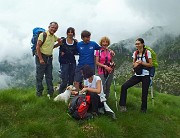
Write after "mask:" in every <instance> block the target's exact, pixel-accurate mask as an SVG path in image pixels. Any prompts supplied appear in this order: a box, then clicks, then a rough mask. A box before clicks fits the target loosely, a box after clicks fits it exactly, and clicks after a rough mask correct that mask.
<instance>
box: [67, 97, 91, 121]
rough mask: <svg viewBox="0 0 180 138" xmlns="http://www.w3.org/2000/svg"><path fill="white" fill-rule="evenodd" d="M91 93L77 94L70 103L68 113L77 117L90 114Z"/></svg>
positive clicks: (82, 117)
mask: <svg viewBox="0 0 180 138" xmlns="http://www.w3.org/2000/svg"><path fill="white" fill-rule="evenodd" d="M89 105H90V95H84V94H82V95H77V96H75V97H74V98H73V99H72V101H71V102H70V104H69V107H68V113H69V114H70V115H71V116H72V117H73V118H75V119H77V120H80V119H85V118H87V116H88V113H87V111H88V109H89Z"/></svg>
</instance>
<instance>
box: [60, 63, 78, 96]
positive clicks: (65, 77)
mask: <svg viewBox="0 0 180 138" xmlns="http://www.w3.org/2000/svg"><path fill="white" fill-rule="evenodd" d="M75 68H76V63H68V64H60V69H61V75H60V78H61V80H62V82H61V84H60V88H59V93H62V92H63V91H64V89H65V88H66V87H67V86H68V85H73V82H74V74H75Z"/></svg>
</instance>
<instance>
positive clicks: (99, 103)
mask: <svg viewBox="0 0 180 138" xmlns="http://www.w3.org/2000/svg"><path fill="white" fill-rule="evenodd" d="M82 74H83V76H84V79H85V80H84V88H83V89H82V90H81V91H80V93H84V92H87V94H89V95H90V97H91V107H90V111H91V112H92V114H93V115H98V114H99V113H98V108H102V107H104V104H103V102H104V101H106V98H105V94H104V92H103V86H102V81H101V78H100V77H99V76H96V75H94V71H93V69H92V68H91V67H90V66H89V65H85V66H83V68H82Z"/></svg>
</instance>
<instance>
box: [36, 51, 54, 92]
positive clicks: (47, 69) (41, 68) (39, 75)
mask: <svg viewBox="0 0 180 138" xmlns="http://www.w3.org/2000/svg"><path fill="white" fill-rule="evenodd" d="M42 58H43V60H44V62H45V64H40V62H39V57H38V56H36V57H35V61H36V95H37V96H41V95H42V92H43V90H44V87H43V84H42V81H43V78H44V76H45V79H46V84H47V90H48V94H50V95H53V92H54V89H53V83H52V80H53V76H52V69H53V65H52V56H46V55H44V54H42Z"/></svg>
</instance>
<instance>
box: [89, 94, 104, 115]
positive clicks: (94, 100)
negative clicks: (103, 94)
mask: <svg viewBox="0 0 180 138" xmlns="http://www.w3.org/2000/svg"><path fill="white" fill-rule="evenodd" d="M88 94H89V95H90V97H91V106H90V111H91V112H96V113H97V114H98V108H101V107H103V106H104V104H103V103H102V102H100V97H99V95H98V94H97V93H95V92H89V93H88Z"/></svg>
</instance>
